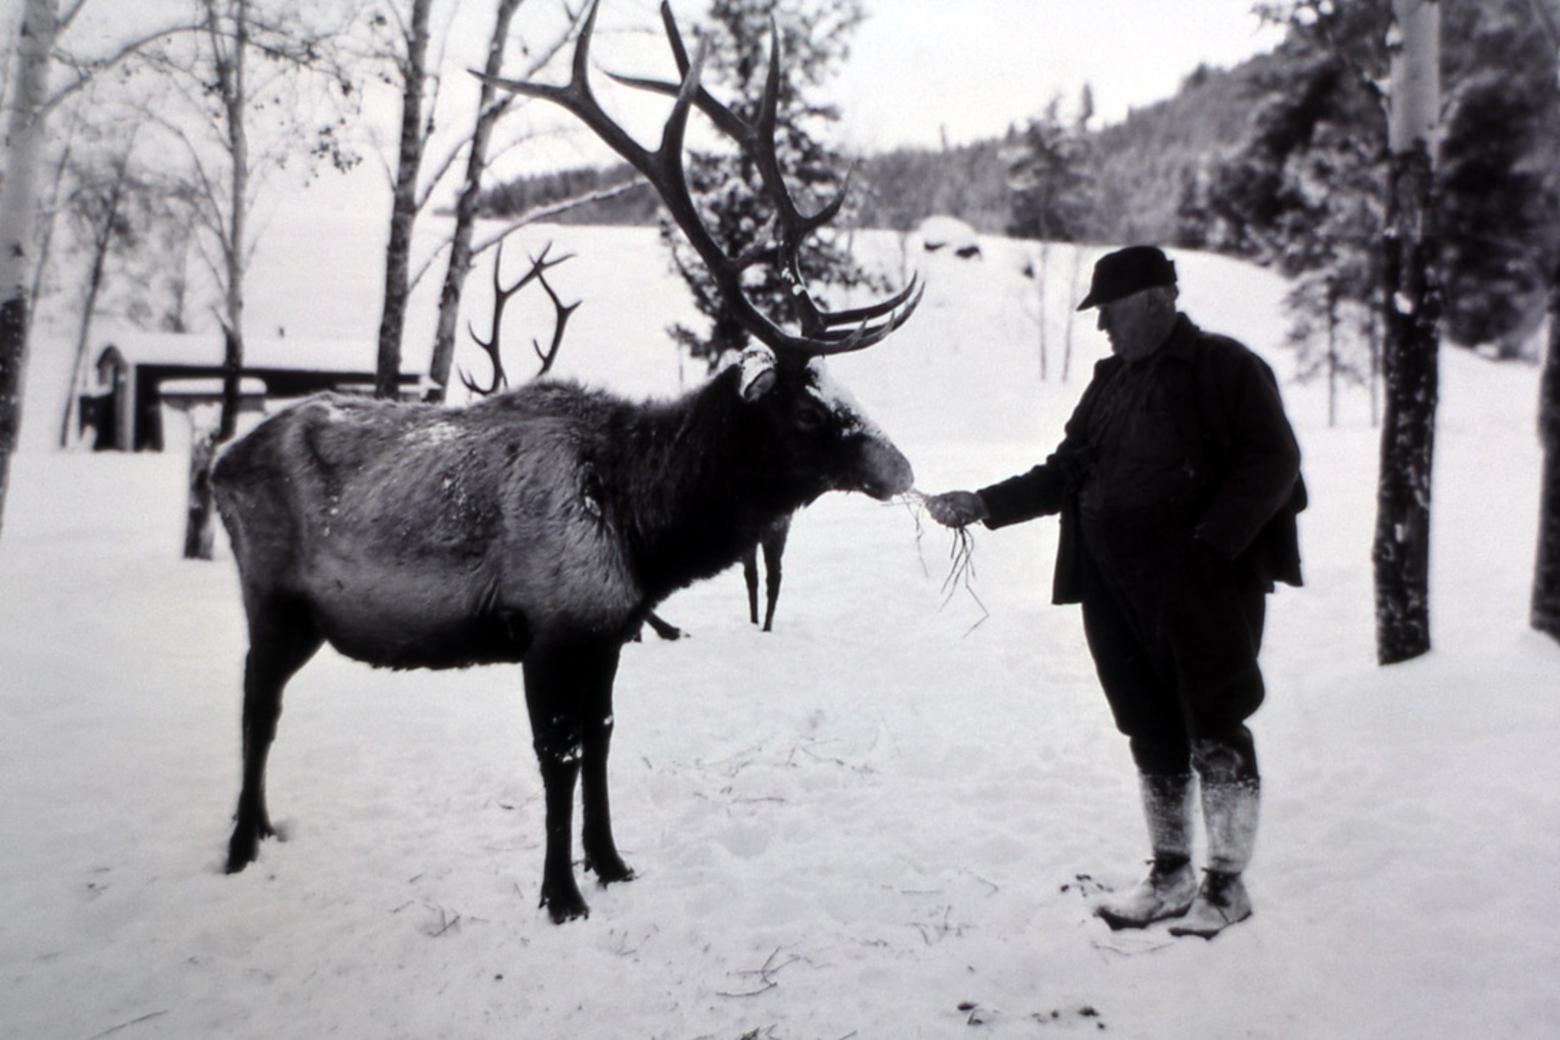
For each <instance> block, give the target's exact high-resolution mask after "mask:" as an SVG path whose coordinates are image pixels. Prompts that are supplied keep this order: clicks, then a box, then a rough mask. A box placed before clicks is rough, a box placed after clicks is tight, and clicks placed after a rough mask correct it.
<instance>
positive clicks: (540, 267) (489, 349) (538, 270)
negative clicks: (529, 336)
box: [460, 242, 584, 397]
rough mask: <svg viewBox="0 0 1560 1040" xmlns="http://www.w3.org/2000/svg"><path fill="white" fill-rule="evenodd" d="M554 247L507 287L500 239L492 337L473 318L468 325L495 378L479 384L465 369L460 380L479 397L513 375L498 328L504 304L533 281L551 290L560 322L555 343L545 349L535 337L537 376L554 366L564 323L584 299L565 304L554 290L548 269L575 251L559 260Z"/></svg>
mask: <svg viewBox="0 0 1560 1040" xmlns="http://www.w3.org/2000/svg"><path fill="white" fill-rule="evenodd" d="M550 249H552V243H551V242H549V243H547V245H545V246H544V247H542V251H541V254H540V255H538V256H533V257H531V269H530V270H529V271H527V272H526V273H525V275H524V277H522V278H521V279H520V280H519V281H517V282H516V283H515V284H514V285H511V286H510V287H509V288H507V289H506V288H504V286H503V283H502V281H501V278H500V275H501V273H502V271H503V269H504V246H503V243H499V246H498V251H497V255H496V256H495V257H494V258H493V321H492V326H493V327H492V331H491V332H490V333H489V334H488V338H487V339H486V340H484V339H483V338H482V337H481V336H479V335H477V330H476V329H474V328H472V327H471V324H470V323H469V322H468V323H467V325H466V330H467V331H468V332H470V333H471V338H472V339H473V340H475V341H476V344H477V346H479V347H481V348H482V351H483V353H485V354H487V356H488V360H489V361H490V362H491V363H492V365H493V380H492V383H491V384H490V385H488V386H486V387H483V386H479V385H477V383H476V381H475V380H473V379H472V378H471V377H470V376H469V375H467V374H466V372H465V370H464V369H463V370H462V371H461V373H460V381H461V382H462V383H464V384H465V385H466V389H467V390H469V391H471V392H472V393H473V394H476V395H477V396H478V397H490V396H492V395H493V394H495V393H497V392H498V391H499V390H502V389H503V388H504V387H507V386H508V385H509V376H508V374H507V373H505V371H504V360H503V357H502V356H501V355H500V350H499V338H498V330H499V327H500V325H501V324H502V323H503V320H504V305H505V304H506V303H508V302H509V298H510V297H511V296H513V295H514V294H515V293H517V292H519V291H520V290H521V289H523V288H525V287H526V286H527V285H529V284H530V283H531V282H532V281H539V282H541V283H542V288H543V289H545V290H547V296H548V298H549V299H551V300H552V303H553V310H554V311H556V312H557V319H556V323H555V324H554V325H553V337H552V344H551V345H550V346H549V347H548V348H547V349H546V350H545V351H544V350H542V345H541V343H540V342H539V341H537V340H535V339H533V340H531V349H532V350H534V351H535V352H536V356H537V359H538V360H539V361H541V368H539V369H538V370H537V372H536V376H537V377H540V376H544V375H546V374H547V372H548V370H549V369H551V368H552V365H553V361H554V359H556V358H557V356H558V348H559V347H561V346H562V345H563V330H564V327H565V326H566V325H568V323H569V317H570V316H571V315H572V314H573V313H574V312H575V310H576V309H578V308H579V305H580V303H583V302H584V301H583V300H581V301H578V302H575V303H571V304H567V305H565V304H564V302H563V301H562V300H561V299H559V298H558V294H557V293H556V292H554V291H553V287H552V286H551V285H550V284H549V283H548V281H547V275H546V273H545V272H546V270H547V269H548V268H549V267H557V266H558V265H559V264H561V263H563V262H564V261H565V260H568V259H570V258H571V257H572V256H573V255H574V254H572V253H570V254H567V255H564V256H560V257H558V258H557V259H556V260H549V259H547V252H548V250H550Z"/></svg>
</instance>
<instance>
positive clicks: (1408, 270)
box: [1372, 0, 1441, 664]
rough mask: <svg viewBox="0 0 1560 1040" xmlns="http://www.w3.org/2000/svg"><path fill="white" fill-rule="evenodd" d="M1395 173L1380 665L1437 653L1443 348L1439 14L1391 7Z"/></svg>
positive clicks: (1387, 244) (1415, 1)
mask: <svg viewBox="0 0 1560 1040" xmlns="http://www.w3.org/2000/svg"><path fill="white" fill-rule="evenodd" d="M1392 9H1393V28H1392V30H1391V37H1392V38H1390V39H1389V40H1388V45H1389V48H1390V49H1391V52H1392V77H1391V110H1390V113H1389V116H1388V136H1389V144H1390V147H1391V160H1390V162H1391V171H1390V176H1389V187H1388V193H1389V194H1388V198H1387V221H1386V233H1385V240H1384V242H1383V252H1384V261H1385V262H1384V264H1383V282H1384V287H1385V289H1386V292H1385V294H1384V300H1383V323H1384V333H1385V335H1384V349H1383V354H1384V357H1383V367H1384V374H1385V377H1386V410H1385V414H1384V417H1383V420H1382V431H1381V471H1380V474H1379V478H1378V484H1377V493H1376V533H1375V544H1374V548H1373V551H1372V559H1373V562H1374V564H1375V592H1376V658H1377V660H1378V661H1379V662H1380V663H1381V664H1394V663H1397V662H1400V661H1406V660H1409V659H1411V658H1414V657H1418V656H1419V655H1421V654H1423V653H1426V652H1427V651H1428V650H1429V649H1430V588H1429V578H1430V474H1431V461H1432V459H1433V456H1434V446H1435V411H1436V402H1437V394H1438V386H1439V384H1438V378H1439V377H1438V357H1437V352H1438V350H1439V345H1440V337H1439V330H1438V322H1439V320H1440V311H1441V301H1440V287H1439V285H1438V283H1437V278H1436V270H1435V264H1436V248H1437V235H1436V212H1435V199H1434V194H1433V185H1434V173H1435V148H1436V131H1437V120H1438V108H1439V105H1440V71H1439V70H1440V14H1441V11H1440V5H1439V3H1438V2H1437V0H1392Z"/></svg>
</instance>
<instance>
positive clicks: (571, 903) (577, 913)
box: [542, 893, 590, 924]
mask: <svg viewBox="0 0 1560 1040" xmlns="http://www.w3.org/2000/svg"><path fill="white" fill-rule="evenodd" d="M542 905H543V906H545V907H546V908H547V916H548V917H550V918H552V923H553V924H563V923H564V922H565V921H576V920H582V919H584V918H587V917H589V916H590V907H589V906H587V905H586V903H585V900H584V899H583V898H581V897H580V895H579V893H575V894H574V896H573V897H572V898H567V899H560V898H553V897H547V896H544V897H542Z"/></svg>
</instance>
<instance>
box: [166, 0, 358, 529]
mask: <svg viewBox="0 0 1560 1040" xmlns="http://www.w3.org/2000/svg"><path fill="white" fill-rule="evenodd" d="M200 12H201V22H200V30H199V32H197V33H193V34H191V35H190V36H189V37H188V38H186V39H184V40H180V41H179V44H180V46H179V47H177V48H176V49H167V48H161V47H160V48H156V49H154V50H151V51H149V52H148V58H149V60H150V61H151V62H152V64H153V65H154V67H156V68H157V69H159V70H161V71H162V72H163V73H164V74H165V75H166V77H167V81H168V83H170V84H171V85H172V86H173V88H174V89H175V90H176V91H178V92H179V93H180V94H181V95H182V97H183V98H184V99H185V102H186V105H187V108H188V110H189V111H188V112H184V113H178V114H174V115H171V116H169V117H166V118H162V119H159V120H158V122H159V124H160V125H161V126H162V128H163V129H164V130H165V131H167V132H168V133H169V134H170V135H172V137H173V138H174V139H175V140H177V141H178V142H179V143H180V144H182V146H183V148H184V150H185V153H186V158H187V160H188V184H189V187H190V194H191V197H192V198H193V199H194V200H195V214H196V222H197V225H198V226H199V228H200V229H201V231H202V232H204V234H203V235H202V236H200V237H198V238H197V240H196V241H197V246H198V247H199V249H200V255H201V257H202V259H203V260H204V261H205V263H206V265H207V268H208V270H209V273H210V274H211V277H212V280H213V281H214V283H215V284H216V285H217V286H218V288H219V290H220V293H221V303H220V305H219V306H218V307H217V308H216V318H217V322H218V324H219V326H220V327H221V329H222V340H223V360H222V369H223V379H222V406H221V410H220V412H219V414H218V420H217V427H216V429H215V430H214V431H205V430H200V431H196V434H195V440H196V447H197V456H198V457H199V458H200V459H202V460H204V469H201V468H199V467H197V468H192V471H191V474H190V495H191V504H190V509H189V513H188V515H189V524H190V528H191V529H190V530H189V531H187V532H186V538H185V546H186V556H189V555H190V554H191V553H194V554H195V555H196V556H199V558H202V559H205V558H209V552H210V546H211V536H210V534H209V529H210V527H211V524H212V521H213V517H214V513H213V508H212V503H211V498H210V473H209V469H210V462H211V461H212V460H214V458H215V453H214V452H212V451H210V450H208V449H209V448H210V447H211V446H214V445H215V444H220V443H222V442H224V441H227V440H229V439H231V438H232V436H233V434H234V432H235V431H236V429H237V422H238V406H239V381H240V375H241V373H242V370H243V365H244V304H245V279H246V277H247V274H248V269H249V262H250V259H251V257H252V256H253V252H254V248H255V239H254V237H253V235H252V234H251V231H250V226H249V218H250V214H251V211H252V209H253V207H254V205H255V194H256V187H257V185H258V183H259V180H258V176H259V175H260V174H262V173H263V172H265V171H266V170H267V169H269V168H272V167H274V166H277V165H280V164H281V163H282V162H284V161H285V159H286V158H287V156H288V155H290V154H292V153H295V152H296V151H297V150H298V146H299V143H300V141H303V140H307V141H308V142H309V144H310V147H311V149H312V150H313V151H315V152H325V153H328V154H330V157H331V159H332V161H333V162H335V164H336V165H337V166H338V167H345V166H348V165H350V161H351V160H350V157H349V156H347V155H346V153H344V152H341V151H338V150H337V148H338V145H339V139H337V138H335V137H334V130H335V128H336V127H335V125H327V127H326V130H325V131H323V132H314V131H308V132H303V133H299V132H298V128H297V126H296V123H297V122H298V121H299V120H301V119H302V118H303V115H304V114H305V113H306V112H307V111H308V108H307V106H304V105H300V104H299V103H298V102H299V100H300V98H301V97H302V95H303V93H304V90H303V88H302V87H301V86H300V82H299V81H300V79H301V78H303V77H307V76H310V75H312V76H319V77H323V78H325V79H326V80H327V81H329V82H334V83H336V84H338V85H339V86H340V88H341V91H342V93H343V94H352V93H353V92H354V91H355V88H354V87H352V85H351V82H350V80H348V79H347V78H346V76H345V73H343V72H342V71H341V70H340V69H339V67H338V66H337V64H336V56H335V54H334V51H333V50H332V46H331V45H332V43H333V42H334V41H336V40H338V39H339V38H340V36H341V33H342V31H343V26H342V25H339V24H328V23H326V24H316V23H311V22H306V21H304V20H303V19H302V17H301V16H300V15H299V13H298V12H297V11H296V10H295V9H293V8H291V7H290V6H287V5H282V4H279V3H273V4H268V3H266V2H264V0H200ZM256 57H259V58H262V59H264V61H265V65H264V66H263V67H262V68H261V69H260V70H259V75H258V76H257V75H255V70H254V69H252V67H251V62H252V60H253V59H255V58H256ZM268 104H269V107H270V109H271V111H272V112H273V114H275V115H277V116H278V118H280V119H281V121H282V123H283V124H284V125H285V126H286V127H288V128H290V129H291V130H292V132H287V131H286V130H284V131H282V132H278V133H274V134H272V135H271V142H272V143H271V144H270V145H269V146H265V147H262V148H261V149H260V150H259V151H258V152H256V151H255V150H254V149H253V147H252V144H251V129H252V128H251V125H250V123H251V120H252V118H253V117H254V114H255V113H256V111H258V110H260V109H262V108H265V107H267V105H268ZM203 441H210V442H211V444H210V445H207V444H203V443H201V442H203Z"/></svg>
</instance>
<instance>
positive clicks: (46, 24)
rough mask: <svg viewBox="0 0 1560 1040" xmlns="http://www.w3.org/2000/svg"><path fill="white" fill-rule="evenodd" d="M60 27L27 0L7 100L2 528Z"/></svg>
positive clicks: (2, 194)
mask: <svg viewBox="0 0 1560 1040" xmlns="http://www.w3.org/2000/svg"><path fill="white" fill-rule="evenodd" d="M57 28H58V17H57V8H56V6H55V0H27V6H26V8H25V10H24V11H23V12H22V20H21V23H20V29H19V30H18V35H17V40H16V44H15V53H14V55H13V56H12V59H11V62H12V68H13V71H14V73H15V77H16V78H15V80H14V81H13V82H12V83H11V86H10V90H9V92H8V93H7V97H6V100H7V102H8V107H9V108H10V110H11V111H10V116H9V118H8V119H7V120H6V127H5V145H4V165H5V179H4V181H3V182H0V530H3V525H4V521H5V499H6V490H7V489H8V488H9V486H10V477H11V456H12V454H13V453H14V452H15V451H16V448H17V440H18V437H19V436H20V434H21V426H22V383H23V381H22V374H23V372H24V371H25V369H26V365H27V328H28V316H27V312H28V308H29V306H30V302H31V301H30V300H29V299H28V266H29V259H30V258H31V257H32V252H33V249H32V247H33V241H32V229H33V214H34V209H35V207H36V203H37V190H38V184H37V173H38V163H39V161H40V159H41V158H42V154H43V143H44V119H43V105H44V94H45V93H46V92H47V90H48V76H49V51H50V50H51V49H52V48H53V46H54V36H55V33H56V31H57Z"/></svg>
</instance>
